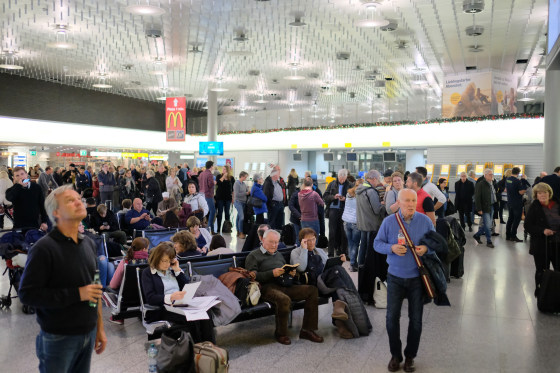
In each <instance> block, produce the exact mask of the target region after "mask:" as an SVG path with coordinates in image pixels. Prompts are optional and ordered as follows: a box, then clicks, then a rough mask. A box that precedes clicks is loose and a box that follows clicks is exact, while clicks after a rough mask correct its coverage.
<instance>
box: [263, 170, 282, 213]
mask: <svg viewBox="0 0 560 373" xmlns="http://www.w3.org/2000/svg"><path fill="white" fill-rule="evenodd" d="M278 183H279V184H280V187H281V188H282V196H283V201H284V206H287V205H288V198H287V196H286V183H285V182H284V179H282V178H281V177H280V178H278ZM262 189H263V193H264V195H265V196H266V198H267V199H268V203H269V204H270V203H272V198H273V197H274V183H273V182H272V178H271V177H270V176H269V177H267V178H266V179H264V183H263V188H262Z"/></svg>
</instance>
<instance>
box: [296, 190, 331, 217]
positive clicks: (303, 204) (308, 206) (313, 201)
mask: <svg viewBox="0 0 560 373" xmlns="http://www.w3.org/2000/svg"><path fill="white" fill-rule="evenodd" d="M298 202H299V209H300V211H301V221H314V220H318V219H319V215H318V213H317V211H318V207H319V206H324V205H325V202H324V201H323V199H322V198H321V197H320V196H319V194H318V193H317V192H315V191H313V190H310V189H303V190H302V191H300V192H299V193H298Z"/></svg>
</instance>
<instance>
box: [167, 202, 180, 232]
mask: <svg viewBox="0 0 560 373" xmlns="http://www.w3.org/2000/svg"><path fill="white" fill-rule="evenodd" d="M163 226H164V227H166V228H179V227H180V226H181V221H180V220H179V207H175V208H172V209H169V210H167V212H166V213H165V215H164V216H163Z"/></svg>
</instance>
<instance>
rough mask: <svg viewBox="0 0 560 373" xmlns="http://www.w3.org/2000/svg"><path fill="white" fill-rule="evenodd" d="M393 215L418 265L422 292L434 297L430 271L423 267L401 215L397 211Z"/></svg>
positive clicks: (431, 297)
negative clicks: (422, 286)
mask: <svg viewBox="0 0 560 373" xmlns="http://www.w3.org/2000/svg"><path fill="white" fill-rule="evenodd" d="M395 215H396V217H397V223H399V227H400V228H401V231H402V232H403V234H404V237H405V239H406V242H407V244H408V246H409V248H410V252H412V256H413V257H414V261H415V262H416V265H417V266H418V272H420V278H421V279H422V284H423V285H424V293H425V294H426V296H427V297H428V298H430V299H434V298H435V297H436V292H435V290H434V289H435V287H434V284H433V282H432V279H431V278H430V273H429V272H428V270H427V269H426V267H424V264H422V262H421V261H420V258H419V257H418V254H416V247H415V246H414V242H412V239H411V238H410V236H409V235H408V231H407V230H406V228H405V226H404V222H403V221H402V218H401V215H400V214H399V213H397V214H395Z"/></svg>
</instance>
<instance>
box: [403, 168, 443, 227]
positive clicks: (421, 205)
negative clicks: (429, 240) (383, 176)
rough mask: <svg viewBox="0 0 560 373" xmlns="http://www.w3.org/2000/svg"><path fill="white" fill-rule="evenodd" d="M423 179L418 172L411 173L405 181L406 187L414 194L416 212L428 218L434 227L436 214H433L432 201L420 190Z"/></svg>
mask: <svg viewBox="0 0 560 373" xmlns="http://www.w3.org/2000/svg"><path fill="white" fill-rule="evenodd" d="M422 180H423V177H422V175H421V174H419V173H418V172H412V173H411V174H410V175H408V179H407V180H406V187H407V188H408V189H412V190H414V191H415V192H416V211H418V212H419V213H421V214H424V215H426V216H427V217H429V218H430V220H431V221H432V223H433V224H434V227H435V226H436V214H435V212H434V201H433V200H432V198H431V197H430V195H429V194H428V193H427V192H426V191H425V190H424V189H423V188H422Z"/></svg>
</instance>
